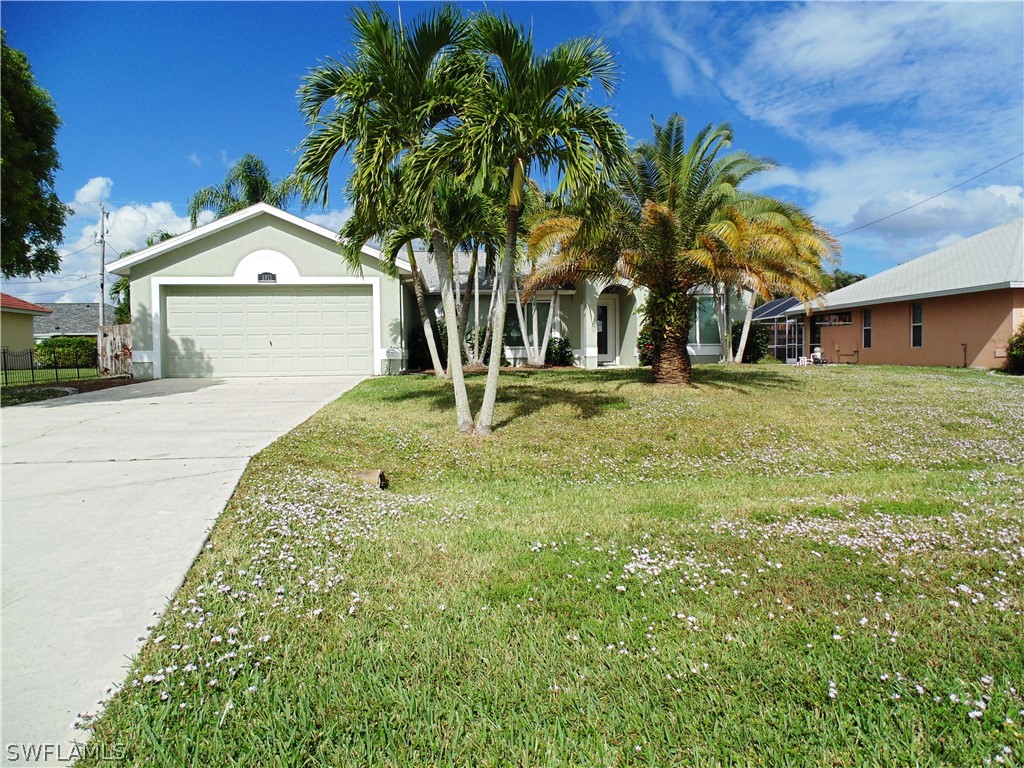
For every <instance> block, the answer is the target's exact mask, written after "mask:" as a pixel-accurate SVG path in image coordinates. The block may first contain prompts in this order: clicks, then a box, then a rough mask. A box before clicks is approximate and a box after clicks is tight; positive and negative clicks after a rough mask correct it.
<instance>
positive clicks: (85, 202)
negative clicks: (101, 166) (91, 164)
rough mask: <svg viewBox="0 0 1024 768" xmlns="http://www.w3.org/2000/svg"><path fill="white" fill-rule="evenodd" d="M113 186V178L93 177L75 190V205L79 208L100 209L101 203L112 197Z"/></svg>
mask: <svg viewBox="0 0 1024 768" xmlns="http://www.w3.org/2000/svg"><path fill="white" fill-rule="evenodd" d="M113 186H114V182H113V180H112V179H108V178H107V177H106V176H96V177H94V178H91V179H89V180H88V181H87V182H86V183H85V185H84V186H82V187H80V188H79V189H78V190H77V191H76V192H75V205H77V206H78V207H79V208H89V209H97V210H98V204H99V203H102V202H104V201H105V200H108V199H110V190H111V188H112V187H113ZM79 212H80V211H79Z"/></svg>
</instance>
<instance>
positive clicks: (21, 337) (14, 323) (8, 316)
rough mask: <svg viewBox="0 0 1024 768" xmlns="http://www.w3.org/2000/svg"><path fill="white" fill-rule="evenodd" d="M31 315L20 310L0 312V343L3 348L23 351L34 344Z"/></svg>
mask: <svg viewBox="0 0 1024 768" xmlns="http://www.w3.org/2000/svg"><path fill="white" fill-rule="evenodd" d="M32 317H33V316H32V315H26V314H22V313H21V312H0V344H3V347H4V349H9V350H10V351H11V352H24V351H25V350H27V349H32V348H33V347H34V346H35V339H34V338H33V336H32Z"/></svg>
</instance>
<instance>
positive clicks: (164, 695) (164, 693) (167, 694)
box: [160, 691, 171, 701]
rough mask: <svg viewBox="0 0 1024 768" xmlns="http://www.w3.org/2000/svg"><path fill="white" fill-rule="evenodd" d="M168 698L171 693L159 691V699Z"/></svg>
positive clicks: (165, 699)
mask: <svg viewBox="0 0 1024 768" xmlns="http://www.w3.org/2000/svg"><path fill="white" fill-rule="evenodd" d="M169 698H171V694H169V693H168V692H167V691H162V692H161V693H160V701H167V700H168V699H169Z"/></svg>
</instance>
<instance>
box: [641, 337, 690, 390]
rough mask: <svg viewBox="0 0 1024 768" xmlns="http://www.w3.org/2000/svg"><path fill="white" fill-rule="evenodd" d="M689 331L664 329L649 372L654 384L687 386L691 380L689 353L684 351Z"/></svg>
mask: <svg viewBox="0 0 1024 768" xmlns="http://www.w3.org/2000/svg"><path fill="white" fill-rule="evenodd" d="M688 332H689V329H686V328H683V329H681V328H675V327H671V328H666V329H665V333H664V335H663V336H662V339H661V343H660V344H659V345H658V348H657V350H656V354H655V358H654V364H653V365H652V366H651V372H652V373H653V374H654V383H655V384H687V385H689V383H690V379H691V373H692V370H691V363H690V353H689V352H688V351H687V349H686V337H687V335H688Z"/></svg>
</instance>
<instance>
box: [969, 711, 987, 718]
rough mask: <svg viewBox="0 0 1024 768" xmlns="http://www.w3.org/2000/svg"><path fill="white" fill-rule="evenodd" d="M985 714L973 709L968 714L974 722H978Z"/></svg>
mask: <svg viewBox="0 0 1024 768" xmlns="http://www.w3.org/2000/svg"><path fill="white" fill-rule="evenodd" d="M984 714H985V713H984V712H982V711H981V710H980V709H972V710H971V711H970V712H968V713H967V716H968V717H969V718H971V719H972V720H978V719H979V718H981V716H982V715H984Z"/></svg>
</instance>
